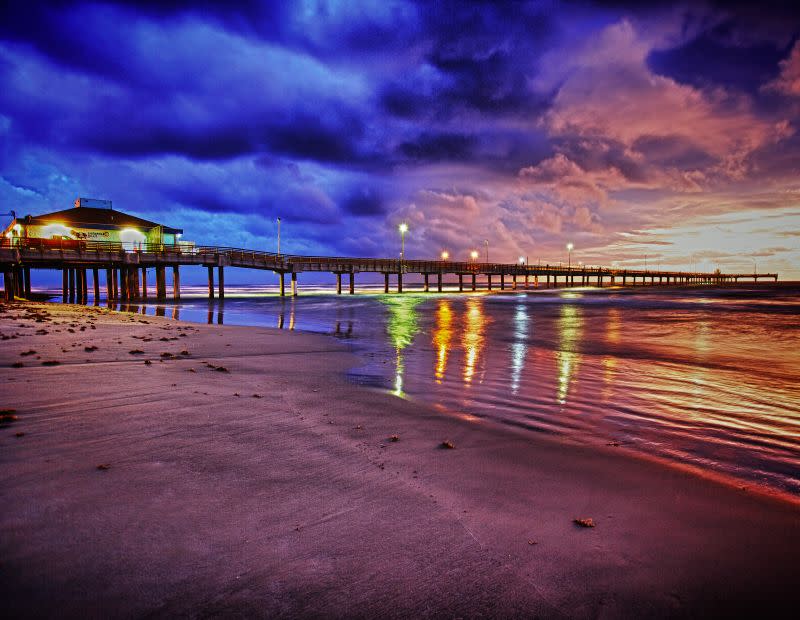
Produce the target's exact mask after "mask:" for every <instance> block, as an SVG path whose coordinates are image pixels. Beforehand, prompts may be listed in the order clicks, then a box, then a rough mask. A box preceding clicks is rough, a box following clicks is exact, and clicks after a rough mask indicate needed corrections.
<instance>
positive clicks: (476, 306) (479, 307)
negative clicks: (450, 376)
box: [461, 297, 486, 384]
mask: <svg viewBox="0 0 800 620" xmlns="http://www.w3.org/2000/svg"><path fill="white" fill-rule="evenodd" d="M466 303H467V308H466V310H467V313H466V317H465V325H464V336H463V338H462V340H461V344H462V346H463V347H464V383H467V384H469V383H472V379H473V378H474V376H475V369H476V367H477V365H478V362H479V361H480V355H481V352H482V351H483V347H484V342H485V340H486V339H485V337H484V331H485V329H486V315H485V314H484V313H483V298H482V297H470V298H469V299H468V300H467V302H466Z"/></svg>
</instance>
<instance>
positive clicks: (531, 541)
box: [528, 539, 539, 545]
mask: <svg viewBox="0 0 800 620" xmlns="http://www.w3.org/2000/svg"><path fill="white" fill-rule="evenodd" d="M528 544H529V545H538V544H539V541H538V540H531V539H528Z"/></svg>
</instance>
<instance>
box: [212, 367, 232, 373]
mask: <svg viewBox="0 0 800 620" xmlns="http://www.w3.org/2000/svg"><path fill="white" fill-rule="evenodd" d="M214 370H216V371H217V372H230V370H228V369H227V368H225V366H215V367H214Z"/></svg>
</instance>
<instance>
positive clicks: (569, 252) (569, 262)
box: [567, 243, 575, 270]
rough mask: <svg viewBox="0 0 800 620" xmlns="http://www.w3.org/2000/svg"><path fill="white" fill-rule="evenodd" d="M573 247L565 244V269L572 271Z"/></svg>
mask: <svg viewBox="0 0 800 620" xmlns="http://www.w3.org/2000/svg"><path fill="white" fill-rule="evenodd" d="M574 247H575V246H574V245H572V244H571V243H568V244H567V269H569V270H572V248H574Z"/></svg>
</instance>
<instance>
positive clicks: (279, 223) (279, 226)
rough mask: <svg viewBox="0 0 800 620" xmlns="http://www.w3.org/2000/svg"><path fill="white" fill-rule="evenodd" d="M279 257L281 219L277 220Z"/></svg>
mask: <svg viewBox="0 0 800 620" xmlns="http://www.w3.org/2000/svg"><path fill="white" fill-rule="evenodd" d="M280 255H281V218H278V256H280Z"/></svg>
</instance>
